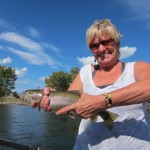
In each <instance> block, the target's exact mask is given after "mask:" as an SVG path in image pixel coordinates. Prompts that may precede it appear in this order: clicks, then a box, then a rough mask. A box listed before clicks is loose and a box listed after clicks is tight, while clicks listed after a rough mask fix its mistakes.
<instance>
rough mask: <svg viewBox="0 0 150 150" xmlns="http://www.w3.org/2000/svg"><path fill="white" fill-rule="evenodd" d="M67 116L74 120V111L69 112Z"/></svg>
mask: <svg viewBox="0 0 150 150" xmlns="http://www.w3.org/2000/svg"><path fill="white" fill-rule="evenodd" d="M67 114H68V115H69V117H70V118H72V119H75V118H76V114H75V112H74V111H69V112H67Z"/></svg>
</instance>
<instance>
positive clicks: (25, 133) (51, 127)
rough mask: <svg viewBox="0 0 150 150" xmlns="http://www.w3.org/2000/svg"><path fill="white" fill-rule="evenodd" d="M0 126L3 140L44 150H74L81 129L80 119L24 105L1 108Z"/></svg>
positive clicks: (2, 106)
mask: <svg viewBox="0 0 150 150" xmlns="http://www.w3.org/2000/svg"><path fill="white" fill-rule="evenodd" d="M0 122H1V124H0V137H1V138H4V139H8V140H12V141H15V142H16V143H20V144H23V145H27V146H30V147H37V146H39V145H40V147H41V149H42V150H43V149H45V150H51V149H52V150H54V149H55V150H57V149H58V150H59V149H60V148H61V149H67V150H69V149H70V150H71V149H72V147H73V145H74V141H75V137H76V133H77V129H78V125H79V119H77V120H73V119H70V118H69V117H68V116H66V115H62V116H56V115H55V114H52V113H51V114H49V113H46V112H42V111H41V112H38V111H37V109H32V108H31V107H29V106H22V105H0Z"/></svg>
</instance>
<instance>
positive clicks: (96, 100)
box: [57, 62, 150, 118]
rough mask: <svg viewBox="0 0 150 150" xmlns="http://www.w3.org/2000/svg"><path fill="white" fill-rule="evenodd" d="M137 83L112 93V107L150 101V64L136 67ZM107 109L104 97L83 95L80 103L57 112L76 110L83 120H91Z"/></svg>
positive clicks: (142, 63)
mask: <svg viewBox="0 0 150 150" xmlns="http://www.w3.org/2000/svg"><path fill="white" fill-rule="evenodd" d="M134 72H135V79H136V82H135V83H133V84H130V85H128V86H126V87H124V88H121V89H119V90H115V91H112V92H111V93H110V94H111V96H112V98H111V99H112V107H116V106H124V105H131V104H137V103H142V102H145V101H148V100H149V99H150V64H148V63H144V62H137V63H136V64H135V67H134ZM85 99H86V100H85ZM106 108H107V105H106V101H105V99H104V95H103V94H102V95H97V96H93V95H89V94H86V93H83V94H82V95H81V98H80V99H79V101H78V102H77V103H75V104H73V105H70V106H67V107H65V108H63V109H61V110H59V111H58V112H57V114H64V113H66V112H68V111H70V110H75V111H76V113H77V114H78V115H80V116H81V117H83V118H89V117H91V116H92V115H94V114H96V113H97V112H99V111H101V110H104V109H106Z"/></svg>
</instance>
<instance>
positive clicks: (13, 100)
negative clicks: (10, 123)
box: [0, 96, 30, 105]
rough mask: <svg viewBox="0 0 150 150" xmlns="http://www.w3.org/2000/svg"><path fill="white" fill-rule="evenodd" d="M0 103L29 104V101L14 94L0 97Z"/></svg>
mask: <svg viewBox="0 0 150 150" xmlns="http://www.w3.org/2000/svg"><path fill="white" fill-rule="evenodd" d="M0 104H18V105H30V102H29V101H24V100H21V99H20V98H16V97H14V96H5V97H1V98H0Z"/></svg>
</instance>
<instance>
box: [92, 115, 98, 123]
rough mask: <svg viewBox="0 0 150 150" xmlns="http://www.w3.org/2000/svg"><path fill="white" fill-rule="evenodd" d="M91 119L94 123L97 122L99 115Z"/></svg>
mask: <svg viewBox="0 0 150 150" xmlns="http://www.w3.org/2000/svg"><path fill="white" fill-rule="evenodd" d="M90 119H91V120H92V121H94V122H97V119H98V115H95V116H93V117H90Z"/></svg>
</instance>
